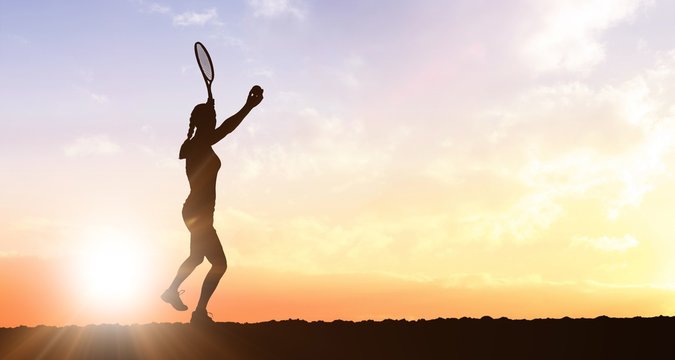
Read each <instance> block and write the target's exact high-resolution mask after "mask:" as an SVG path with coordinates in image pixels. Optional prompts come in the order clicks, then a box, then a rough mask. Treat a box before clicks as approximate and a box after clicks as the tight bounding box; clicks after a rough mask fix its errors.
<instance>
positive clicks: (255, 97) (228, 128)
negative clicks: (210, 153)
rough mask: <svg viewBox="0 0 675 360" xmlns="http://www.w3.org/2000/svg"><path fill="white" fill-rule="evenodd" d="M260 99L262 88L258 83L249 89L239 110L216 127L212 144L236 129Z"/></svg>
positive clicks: (261, 97)
mask: <svg viewBox="0 0 675 360" xmlns="http://www.w3.org/2000/svg"><path fill="white" fill-rule="evenodd" d="M262 99H263V89H262V88H261V87H260V86H258V85H256V86H254V87H253V88H251V91H249V93H248V97H247V98H246V103H245V104H244V107H242V108H241V110H239V111H238V112H237V113H236V114H234V115H232V116H230V117H229V118H227V119H226V120H225V121H223V123H222V124H220V126H218V127H217V128H216V130H215V132H214V136H213V142H212V144H215V143H217V142H218V141H220V140H222V139H223V138H224V137H225V135H227V134H229V133H231V132H233V131H234V129H236V128H237V126H239V124H241V122H242V121H243V120H244V118H245V117H246V115H248V113H249V112H251V110H252V109H253V108H254V107H256V106H258V104H260V102H261V101H262Z"/></svg>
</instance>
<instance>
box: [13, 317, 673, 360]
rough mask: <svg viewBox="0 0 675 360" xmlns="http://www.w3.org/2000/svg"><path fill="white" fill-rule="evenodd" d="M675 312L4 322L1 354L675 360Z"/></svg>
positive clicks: (252, 357)
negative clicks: (203, 324) (205, 322)
mask: <svg viewBox="0 0 675 360" xmlns="http://www.w3.org/2000/svg"><path fill="white" fill-rule="evenodd" d="M674 328H675V318H671V317H655V318H629V319H616V318H608V317H604V316H603V317H599V318H595V319H569V318H564V319H538V320H509V319H505V318H501V319H491V318H487V317H485V318H483V319H469V318H462V319H436V320H419V321H405V320H385V321H379V322H376V321H364V322H350V321H333V322H306V321H302V320H288V321H278V322H277V321H271V322H265V323H257V324H238V323H218V324H217V325H215V326H213V327H209V328H199V327H195V326H191V325H189V324H148V325H131V326H119V325H95V326H93V325H92V326H85V327H76V326H68V327H63V328H56V327H46V326H38V327H35V328H27V327H18V328H2V329H0V358H2V359H14V358H16V359H19V358H21V359H24V358H29V359H35V358H45V359H51V358H59V359H60V358H91V359H106V358H121V359H133V358H146V359H152V358H155V359H166V358H182V359H203V358H219V359H228V358H230V359H426V358H444V359H450V358H460V359H467V358H492V359H504V358H514V359H515V358H518V359H522V358H536V359H550V358H564V359H579V358H588V359H603V358H618V357H620V358H633V359H640V358H642V359H644V358H659V359H674V358H675V341H674V336H673V334H674V332H673V329H674Z"/></svg>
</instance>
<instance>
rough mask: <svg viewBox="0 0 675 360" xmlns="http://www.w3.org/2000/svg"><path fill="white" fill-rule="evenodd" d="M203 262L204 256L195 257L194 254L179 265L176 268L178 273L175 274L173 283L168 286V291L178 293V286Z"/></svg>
mask: <svg viewBox="0 0 675 360" xmlns="http://www.w3.org/2000/svg"><path fill="white" fill-rule="evenodd" d="M202 261H204V255H196V254H192V253H191V254H190V256H188V258H187V259H185V261H183V263H182V264H181V265H180V267H179V268H178V272H177V273H176V277H175V278H174V279H173V282H171V285H170V286H169V290H172V291H178V287H179V286H180V284H182V283H183V281H185V279H187V277H188V276H190V274H192V272H193V271H195V269H196V268H197V266H198V265H199V264H201V263H202Z"/></svg>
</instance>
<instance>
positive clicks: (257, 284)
mask: <svg viewBox="0 0 675 360" xmlns="http://www.w3.org/2000/svg"><path fill="white" fill-rule="evenodd" d="M674 12H675V3H672V2H668V1H659V0H652V1H640V0H614V1H609V0H586V1H577V0H573V1H569V0H564V1H563V0H550V1H534V0H509V1H487V0H485V1H475V0H473V1H468V0H467V1H436V0H417V1H387V2H383V1H372V0H365V1H363V0H361V1H352V0H347V1H339V2H329V1H311V0H237V1H228V2H218V1H173V2H172V1H157V2H153V1H146V0H117V1H82V0H77V1H68V2H61V1H39V2H37V1H22V2H16V1H8V0H0V121H1V124H2V129H3V131H2V132H0V150H1V151H0V161H1V162H2V164H3V168H4V170H3V171H2V173H1V174H2V175H1V176H0V199H1V201H0V219H1V220H0V290H1V291H2V294H3V295H2V296H0V307H2V308H3V309H12V311H3V312H2V314H1V315H0V326H17V325H21V324H24V325H36V324H48V325H65V324H88V323H111V322H113V323H146V322H165V321H169V322H175V321H187V320H188V319H189V313H187V314H186V313H178V312H175V311H173V310H172V309H170V307H169V306H168V305H166V304H164V303H162V302H161V300H159V295H160V294H161V293H162V291H163V290H164V289H165V288H166V287H167V286H168V285H169V283H170V281H171V279H172V278H173V275H174V274H175V271H176V269H177V266H178V265H179V264H180V262H181V261H182V260H183V259H184V258H185V257H186V256H187V254H188V250H189V247H188V246H189V233H188V231H187V229H186V228H185V226H184V224H183V222H182V219H181V214H180V209H181V206H182V204H183V202H184V200H185V197H186V196H187V194H188V192H189V187H188V182H187V179H186V176H185V170H184V163H183V162H182V161H181V160H179V159H178V149H179V147H180V144H181V143H182V142H183V140H184V139H185V136H186V133H187V130H188V119H189V115H190V112H191V110H192V108H193V107H194V106H195V105H196V104H198V103H201V102H204V101H205V100H206V90H205V88H204V83H203V81H202V78H201V74H200V73H199V70H198V67H197V64H196V61H195V58H194V53H193V44H194V42H195V41H201V42H203V43H204V44H205V45H206V47H207V48H208V50H209V52H210V54H211V57H212V59H213V62H214V69H215V80H214V82H213V93H214V97H215V99H216V111H217V113H218V118H219V120H221V121H222V120H223V119H225V118H227V117H228V116H230V115H231V114H234V113H235V112H237V111H238V110H239V109H240V108H241V106H242V105H243V103H244V101H245V99H246V95H247V93H248V91H249V89H250V88H251V86H253V85H255V84H258V85H260V86H262V87H263V88H264V90H265V93H264V94H265V99H264V101H263V102H262V104H261V105H260V106H259V107H257V108H256V109H254V110H253V111H252V112H251V114H250V115H249V116H248V117H247V118H246V119H245V120H244V122H243V123H242V124H241V125H240V127H239V128H237V129H236V131H235V132H233V133H231V134H229V135H228V136H227V137H226V138H225V139H224V140H223V141H222V142H220V143H219V144H217V145H215V146H214V150H215V151H216V153H217V154H218V155H219V157H220V159H221V161H222V164H223V165H222V167H221V169H220V172H219V178H218V185H217V192H218V195H217V196H218V197H217V201H216V212H215V228H216V229H217V231H218V234H219V236H220V238H221V242H222V243H223V247H224V249H225V254H226V256H227V259H228V266H229V267H228V271H227V273H226V275H225V277H224V278H223V280H222V281H221V284H220V286H219V288H218V290H217V291H216V294H215V295H214V297H213V299H212V301H211V304H210V306H209V311H211V312H212V313H213V314H214V318H215V319H216V321H239V322H257V321H266V320H272V319H277V320H280V319H288V318H301V319H307V320H333V319H346V320H364V319H375V320H379V319H386V318H406V319H419V318H436V317H462V316H470V317H480V316H483V315H489V316H493V317H500V316H508V317H512V318H527V319H531V318H540V317H563V316H570V317H595V316H599V315H609V316H620V317H629V316H655V315H675V262H674V261H672V258H673V256H674V255H675V241H673V240H674V239H673V238H674V235H675V230H673V227H672V219H671V218H670V216H671V211H670V210H671V207H672V204H673V203H674V202H675V190H673V189H675V178H674V177H673V169H674V167H675V149H674V145H675V85H674V84H675V37H673V36H671V35H670V34H672V33H673V25H672V18H671V17H670V16H669V14H673V13H674ZM207 269H208V266H207V265H206V264H204V265H202V266H201V267H200V268H199V269H198V270H197V271H196V272H195V273H194V275H193V276H192V277H191V278H190V279H189V280H188V281H187V282H186V283H185V284H184V285H183V287H182V289H184V290H186V292H185V294H184V295H183V298H184V299H185V301H186V303H187V304H188V306H190V307H194V304H195V303H196V299H197V296H198V294H199V286H200V284H201V280H202V278H203V276H204V274H205V272H206V271H207Z"/></svg>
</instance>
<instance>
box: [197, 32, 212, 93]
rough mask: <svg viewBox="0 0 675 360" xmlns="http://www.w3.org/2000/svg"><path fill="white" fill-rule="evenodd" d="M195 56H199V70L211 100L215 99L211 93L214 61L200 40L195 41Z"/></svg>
mask: <svg viewBox="0 0 675 360" xmlns="http://www.w3.org/2000/svg"><path fill="white" fill-rule="evenodd" d="M195 57H196V58H197V64H199V70H201V72H202V76H203V77H204V83H205V84H206V91H207V92H208V94H209V100H211V99H213V96H212V95H211V83H212V82H213V75H214V72H213V62H212V61H211V55H209V52H208V51H206V47H205V46H204V44H202V43H200V42H199V41H197V42H196V43H195Z"/></svg>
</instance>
